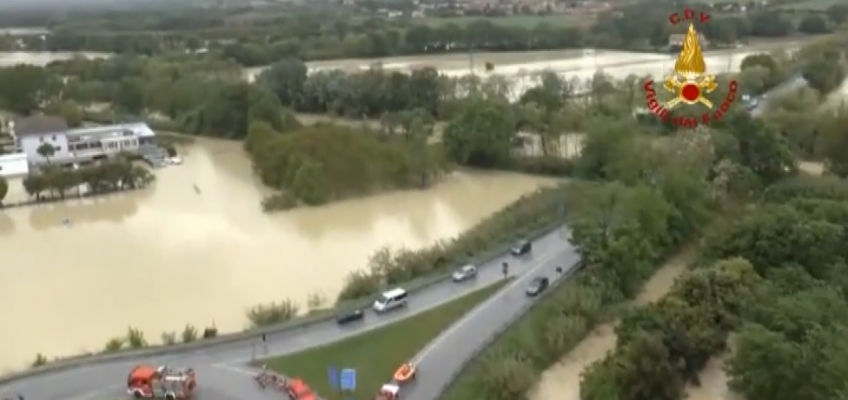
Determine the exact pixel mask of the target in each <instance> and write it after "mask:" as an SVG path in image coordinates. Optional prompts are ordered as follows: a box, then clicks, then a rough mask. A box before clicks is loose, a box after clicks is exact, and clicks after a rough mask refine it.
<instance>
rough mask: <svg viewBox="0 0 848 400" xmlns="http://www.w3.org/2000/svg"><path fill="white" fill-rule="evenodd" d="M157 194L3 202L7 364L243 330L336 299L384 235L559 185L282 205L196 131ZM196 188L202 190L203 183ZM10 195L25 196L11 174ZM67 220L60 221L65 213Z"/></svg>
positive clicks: (462, 175) (475, 184) (389, 241)
mask: <svg viewBox="0 0 848 400" xmlns="http://www.w3.org/2000/svg"><path fill="white" fill-rule="evenodd" d="M156 174H157V176H158V181H157V182H156V184H155V185H154V187H152V188H150V189H149V190H146V191H142V192H136V193H127V194H124V195H116V196H110V197H104V198H100V199H93V200H86V201H70V202H67V203H64V204H55V205H47V206H40V207H25V208H15V209H8V210H5V211H0V254H2V256H3V262H2V263H0V315H2V316H3V318H4V321H14V322H13V323H11V324H5V325H4V327H3V329H0V343H15V346H5V347H4V348H3V349H2V350H0V369H6V368H12V367H15V368H18V367H22V366H23V365H25V363H27V362H31V361H32V360H33V359H34V357H35V355H36V353H39V352H41V353H44V354H45V355H47V356H49V357H52V356H59V355H67V354H73V353H77V352H81V351H83V350H88V351H96V350H100V349H102V346H104V345H105V343H106V341H107V340H108V339H110V338H111V337H115V336H118V335H122V334H124V333H125V332H126V330H127V327H128V326H129V325H132V326H133V327H138V328H140V329H142V330H143V331H144V332H145V333H146V337H147V339H148V340H149V341H153V342H158V341H159V337H160V334H161V332H163V331H180V330H181V329H182V328H183V327H184V326H185V325H186V324H187V323H191V324H193V325H195V326H198V327H199V328H200V329H202V328H203V327H205V326H208V325H211V324H212V323H213V322H214V323H215V324H216V325H217V327H218V328H219V329H221V330H222V331H236V330H240V329H242V328H244V326H245V323H246V321H245V317H244V312H245V310H246V309H247V308H248V307H249V306H252V305H255V304H258V303H263V302H270V301H274V300H283V299H286V298H291V299H293V300H295V301H297V302H298V303H300V304H301V305H304V306H305V300H306V298H307V296H308V295H310V294H312V293H317V292H321V293H323V294H325V295H326V296H327V297H328V298H329V299H333V298H334V297H335V294H336V293H337V292H338V291H339V289H340V288H341V286H342V283H343V280H344V278H345V277H346V276H347V274H348V272H350V271H352V270H354V269H358V268H362V267H364V266H365V264H366V262H367V260H368V257H369V255H371V254H372V253H373V252H374V251H375V250H376V249H378V248H380V247H381V246H384V245H393V246H401V245H404V246H408V247H410V248H413V247H420V246H424V245H427V244H430V243H433V242H435V241H436V240H438V239H442V238H448V237H452V236H455V235H457V234H459V233H460V232H462V231H463V230H465V229H467V228H469V227H470V226H472V225H473V224H474V223H476V222H478V221H480V220H481V219H483V218H485V217H487V216H489V215H491V214H492V213H494V212H495V211H497V210H499V209H501V208H503V207H504V206H505V205H507V204H508V203H510V202H512V201H513V200H515V199H516V198H518V197H519V196H521V195H522V194H525V193H528V192H531V191H533V190H535V189H536V188H537V187H539V186H540V185H546V184H552V183H553V181H551V180H548V179H543V178H537V177H530V176H525V175H518V174H508V173H476V172H475V173H472V172H457V173H454V174H453V175H452V176H450V177H449V178H448V179H447V180H446V181H445V182H444V183H442V184H440V185H437V186H435V187H434V188H432V189H428V190H420V191H409V192H395V193H389V194H383V195H378V196H373V197H369V198H363V199H358V200H351V201H345V202H340V203H336V204H331V205H328V206H325V207H318V208H309V209H301V210H294V211H291V212H285V213H277V214H272V215H266V214H263V213H262V212H261V211H260V207H259V202H260V199H261V197H262V193H263V192H264V191H265V190H264V189H262V187H261V185H258V184H257V182H256V181H255V179H254V178H253V176H252V173H251V170H250V165H249V161H248V160H247V159H246V157H245V156H244V154H243V151H242V150H241V147H240V145H239V144H237V143H230V142H219V141H210V140H198V141H197V142H196V143H195V144H193V145H192V146H190V147H189V148H188V149H187V152H186V154H185V156H184V164H183V165H181V166H174V167H168V168H165V169H162V170H157V172H156ZM193 185H197V187H198V188H199V189H200V193H199V194H198V193H197V192H195V190H194V187H193ZM10 190H11V193H10V194H9V197H10V198H9V200H15V199H19V198H21V197H23V196H24V194H23V190H22V188H21V185H20V184H19V183H17V182H12V183H11V185H10ZM64 218H68V219H69V220H70V223H69V224H67V225H64V224H63V223H62V220H63V219H64Z"/></svg>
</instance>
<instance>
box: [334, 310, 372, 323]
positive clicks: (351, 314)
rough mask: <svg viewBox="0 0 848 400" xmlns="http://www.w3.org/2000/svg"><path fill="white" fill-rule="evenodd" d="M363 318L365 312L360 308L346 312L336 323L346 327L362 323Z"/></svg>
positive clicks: (343, 312)
mask: <svg viewBox="0 0 848 400" xmlns="http://www.w3.org/2000/svg"><path fill="white" fill-rule="evenodd" d="M363 318H365V312H363V311H362V309H360V308H355V309H352V310H344V311H342V312H340V313H339V315H338V316H336V323H338V324H339V325H344V324H348V323H351V322H356V321H362V319H363Z"/></svg>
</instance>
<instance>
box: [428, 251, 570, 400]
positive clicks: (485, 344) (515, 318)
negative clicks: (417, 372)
mask: <svg viewBox="0 0 848 400" xmlns="http://www.w3.org/2000/svg"><path fill="white" fill-rule="evenodd" d="M583 267H584V264H583V261H582V260H581V261H578V262H577V265H575V266H574V267H573V268H571V269H569V270H568V271H565V272H564V273H563V274H562V275H561V276H559V277H557V279H556V280H554V282H553V284H552V285H551V287H550V289H548V290H547V291H545V292H544V293H542V294H541V295H540V296H538V297H536V298H535V299H534V301H530V302H528V303H527V304H526V305H524V307H522V308H521V309H520V311H519V312H518V313H516V314H515V316H513V317H512V318H510V319H508V320H507V321H506V322H505V323H504V324H503V325H502V326H501V327H500V328H499V329H498V330H496V331H493V332H491V334H490V335H489V337H488V338H486V340H484V341H483V342H481V343H480V345H479V346H478V347H477V348H476V349H474V351H473V352H472V353H471V356H470V357H468V359H466V360H464V361H463V362H462V363H460V364H459V368H457V369H456V370H455V371H453V373H452V374H451V378H450V379H448V381H447V382H445V383H444V385H442V387H441V388H440V389H439V391H438V393H439V396H438V397H437V398H436V399H439V398H441V397H442V396H443V395H444V394H445V393H446V392H447V391H448V389H450V388H451V386H453V385H454V384H455V383H456V382H457V381H458V379H459V375H460V374H462V373H463V372H464V371H465V369H466V367H468V365H469V364H471V362H472V361H474V360H476V359H477V357H479V356H480V354H481V353H482V352H483V351H485V350H486V349H488V348H489V346H491V345H492V344H493V343H494V342H495V341H497V340H498V339H500V338H501V337H502V336H503V335H504V334H506V332H507V330H509V328H511V327H512V326H513V325H515V324H516V323H517V322H518V321H519V320H520V319H521V318H522V317H524V316H525V315H527V313H528V312H530V310H531V309H533V307H536V306H537V305H538V304H540V303H541V302H542V300H543V299H545V298H547V297H548V296H550V295H551V293H553V292H554V289H556V288H557V287H559V285H561V284H562V283H563V282H565V281H567V280H568V279H569V278H571V277H572V276H573V275H574V274H575V273H577V271H580V270H581V269H583ZM436 399H434V400H436Z"/></svg>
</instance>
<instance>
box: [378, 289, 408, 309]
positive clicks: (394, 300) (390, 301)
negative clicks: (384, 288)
mask: <svg viewBox="0 0 848 400" xmlns="http://www.w3.org/2000/svg"><path fill="white" fill-rule="evenodd" d="M406 296H407V293H406V290H403V289H401V288H396V289H392V290H389V291H388V292H384V293H383V294H381V295H380V297H378V298H377V300H374V311H376V312H378V313H383V312H387V311H391V310H394V309H395V308H398V307H404V306H406Z"/></svg>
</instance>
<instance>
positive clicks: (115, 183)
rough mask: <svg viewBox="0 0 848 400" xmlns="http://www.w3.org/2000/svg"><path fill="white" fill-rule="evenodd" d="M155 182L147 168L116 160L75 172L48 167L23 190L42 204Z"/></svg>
mask: <svg viewBox="0 0 848 400" xmlns="http://www.w3.org/2000/svg"><path fill="white" fill-rule="evenodd" d="M153 180H154V176H153V174H151V173H150V171H149V170H148V169H147V168H144V167H142V166H139V165H133V164H132V163H131V162H130V161H127V160H123V159H116V160H110V161H103V162H100V163H98V164H94V165H90V166H83V167H79V168H74V169H70V168H65V167H59V166H46V167H44V168H42V169H41V170H40V171H39V172H37V173H34V174H31V175H29V176H27V177H26V178H24V180H23V186H24V190H26V192H27V194H29V195H30V196H32V197H35V199H36V201H42V200H45V199H53V198H55V196H58V197H59V198H61V199H64V198H65V196H67V195H68V194H69V193H75V194H78V195H80V196H83V195H95V194H102V193H110V192H117V191H121V190H131V189H137V188H142V187H145V186H147V185H149V184H150V183H151V182H153ZM82 185H85V189H83V186H82Z"/></svg>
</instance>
